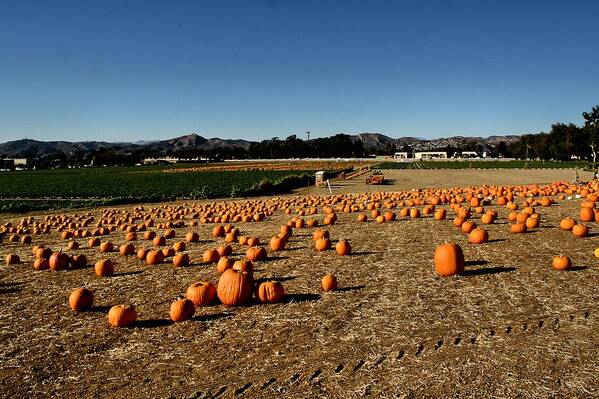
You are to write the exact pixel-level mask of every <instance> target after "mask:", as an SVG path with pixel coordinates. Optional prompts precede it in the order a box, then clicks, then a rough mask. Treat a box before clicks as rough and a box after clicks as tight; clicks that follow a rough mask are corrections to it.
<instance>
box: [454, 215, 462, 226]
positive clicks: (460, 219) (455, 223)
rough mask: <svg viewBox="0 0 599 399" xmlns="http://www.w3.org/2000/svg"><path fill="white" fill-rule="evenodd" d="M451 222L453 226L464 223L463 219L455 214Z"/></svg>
mask: <svg viewBox="0 0 599 399" xmlns="http://www.w3.org/2000/svg"><path fill="white" fill-rule="evenodd" d="M452 223H453V225H454V226H455V227H462V224H464V219H462V218H461V217H459V216H456V217H455V218H454V219H453V222H452Z"/></svg>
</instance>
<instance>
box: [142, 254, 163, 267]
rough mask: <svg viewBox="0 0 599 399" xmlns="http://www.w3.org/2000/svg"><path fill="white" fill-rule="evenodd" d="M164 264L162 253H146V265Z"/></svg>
mask: <svg viewBox="0 0 599 399" xmlns="http://www.w3.org/2000/svg"><path fill="white" fill-rule="evenodd" d="M162 262H164V254H163V253H162V251H148V253H147V255H146V263H147V264H148V265H150V266H151V265H158V264H160V263H162Z"/></svg>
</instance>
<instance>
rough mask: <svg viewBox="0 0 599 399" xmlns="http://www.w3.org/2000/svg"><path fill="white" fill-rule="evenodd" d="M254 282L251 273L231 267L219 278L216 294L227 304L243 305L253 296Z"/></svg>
mask: <svg viewBox="0 0 599 399" xmlns="http://www.w3.org/2000/svg"><path fill="white" fill-rule="evenodd" d="M253 284H254V279H253V278H252V276H251V275H250V274H248V273H245V272H242V271H237V270H233V269H229V270H227V271H225V272H224V273H223V274H222V275H221V276H220V278H219V279H218V285H217V287H216V295H217V296H218V299H220V301H221V302H222V304H223V305H225V306H238V305H243V304H244V303H246V302H247V301H248V300H249V299H250V298H251V297H252V286H253Z"/></svg>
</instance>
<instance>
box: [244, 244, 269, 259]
mask: <svg viewBox="0 0 599 399" xmlns="http://www.w3.org/2000/svg"><path fill="white" fill-rule="evenodd" d="M245 256H246V257H247V258H248V259H249V260H250V261H251V262H256V261H262V260H266V258H267V253H266V249H264V247H250V248H248V249H247V251H246V252H245Z"/></svg>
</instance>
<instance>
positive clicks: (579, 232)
mask: <svg viewBox="0 0 599 399" xmlns="http://www.w3.org/2000/svg"><path fill="white" fill-rule="evenodd" d="M572 234H574V235H575V236H576V237H586V236H587V235H588V234H589V228H588V227H587V226H585V225H584V224H577V225H576V226H574V227H573V228H572Z"/></svg>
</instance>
